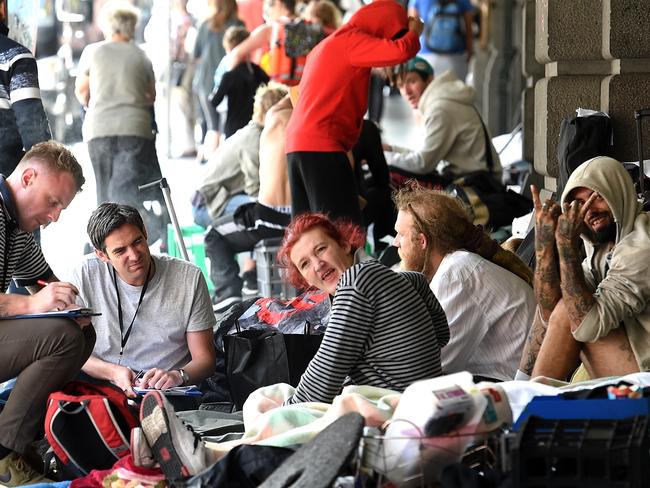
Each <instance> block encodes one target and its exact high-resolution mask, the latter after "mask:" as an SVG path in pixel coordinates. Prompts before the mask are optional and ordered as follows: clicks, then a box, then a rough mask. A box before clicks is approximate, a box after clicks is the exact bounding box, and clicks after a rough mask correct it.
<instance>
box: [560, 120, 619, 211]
mask: <svg viewBox="0 0 650 488" xmlns="http://www.w3.org/2000/svg"><path fill="white" fill-rule="evenodd" d="M612 149H613V148H612V121H611V119H610V118H609V117H608V116H607V115H604V114H603V115H598V114H595V115H590V116H588V117H578V116H576V115H574V116H572V117H567V118H564V119H562V124H561V125H560V140H559V142H558V145H557V161H558V175H557V191H556V195H557V198H558V199H559V198H560V197H561V196H562V191H563V190H564V187H565V186H566V183H567V181H568V180H569V176H570V175H571V173H573V171H574V170H575V169H576V168H577V167H578V166H580V165H581V164H582V163H584V162H585V161H588V160H589V159H591V158H595V157H596V156H611V155H612Z"/></svg>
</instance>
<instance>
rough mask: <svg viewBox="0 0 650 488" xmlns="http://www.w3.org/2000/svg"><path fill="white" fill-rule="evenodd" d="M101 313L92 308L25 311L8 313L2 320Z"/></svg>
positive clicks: (72, 316)
mask: <svg viewBox="0 0 650 488" xmlns="http://www.w3.org/2000/svg"><path fill="white" fill-rule="evenodd" d="M98 315H101V312H95V311H94V310H93V309H92V308H75V309H72V310H53V311H51V312H40V313H24V314H18V315H8V316H6V317H0V320H14V319H46V318H57V317H61V318H69V319H74V318H79V317H96V316H98Z"/></svg>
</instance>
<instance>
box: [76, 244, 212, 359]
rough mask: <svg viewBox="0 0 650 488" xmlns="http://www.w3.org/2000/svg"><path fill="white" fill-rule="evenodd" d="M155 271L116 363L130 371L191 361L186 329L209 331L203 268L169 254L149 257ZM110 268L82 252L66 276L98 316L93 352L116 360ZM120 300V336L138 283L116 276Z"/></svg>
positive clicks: (209, 310)
mask: <svg viewBox="0 0 650 488" xmlns="http://www.w3.org/2000/svg"><path fill="white" fill-rule="evenodd" d="M152 259H153V260H154V263H155V273H154V275H153V277H152V278H151V281H150V282H149V285H148V287H147V290H146V292H145V295H144V298H143V300H142V304H141V305H140V309H139V310H138V314H137V316H136V318H135V321H134V323H133V328H132V329H131V335H130V336H129V339H128V341H127V343H126V345H125V346H124V355H123V357H122V361H121V363H120V364H122V365H123V366H128V367H130V368H131V369H133V370H135V371H138V370H148V369H151V368H154V367H156V368H163V369H166V370H170V369H175V368H180V367H183V366H184V365H185V364H187V363H188V362H189V361H190V359H191V356H190V352H189V349H188V347H187V338H186V337H185V334H186V332H194V331H201V330H206V329H211V328H212V327H213V326H214V325H215V324H216V320H215V317H214V312H213V311H212V302H211V301H210V294H209V293H208V287H207V285H206V283H205V279H204V278H203V275H202V274H201V270H200V269H199V268H198V267H196V266H195V265H193V264H191V263H188V262H186V261H182V260H180V259H177V258H172V257H169V256H152ZM112 270H113V267H112V266H111V265H110V264H106V263H104V262H103V261H101V260H100V259H99V258H98V257H97V256H95V255H94V254H93V255H88V256H85V257H84V259H83V261H82V262H81V264H80V265H79V266H77V267H76V268H75V269H74V270H72V272H71V275H70V277H69V278H68V279H69V281H70V282H71V283H73V284H74V285H75V286H76V287H77V288H78V289H79V297H78V299H77V303H79V304H80V305H83V306H87V307H91V308H93V309H95V310H96V311H98V312H101V313H102V315H100V316H98V317H93V325H94V327H95V331H96V332H97V341H96V343H95V349H94V350H93V356H95V357H98V358H99V359H102V360H104V361H107V362H110V363H114V364H117V363H118V360H119V353H120V342H121V336H120V326H119V321H118V311H117V310H118V309H117V295H116V292H115V285H114V283H113V272H112ZM117 286H118V288H119V292H120V301H121V304H122V317H123V319H122V320H123V334H126V330H127V329H128V327H129V324H130V323H131V319H132V318H133V315H134V313H135V309H136V307H137V306H138V300H139V298H140V293H141V292H142V287H141V286H131V285H129V284H127V283H125V282H124V281H122V279H121V278H120V277H119V275H118V276H117Z"/></svg>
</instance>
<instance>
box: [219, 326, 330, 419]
mask: <svg viewBox="0 0 650 488" xmlns="http://www.w3.org/2000/svg"><path fill="white" fill-rule="evenodd" d="M236 325H237V331H236V332H235V333H234V334H228V335H225V336H224V337H223V346H224V352H225V357H226V375H227V377H228V383H229V385H230V394H231V396H232V399H233V402H234V403H235V407H236V408H237V410H241V409H242V407H243V405H244V402H245V401H246V399H247V398H248V395H250V394H251V393H252V392H253V391H255V390H257V389H258V388H260V387H262V386H269V385H274V384H276V383H288V384H290V385H292V386H298V382H299V381H300V377H301V376H302V374H303V373H304V372H305V369H307V365H309V361H311V359H312V358H313V357H314V355H315V354H316V351H318V348H319V347H320V343H321V341H322V339H323V335H322V334H309V333H307V332H309V327H308V324H306V327H305V332H306V333H305V334H282V333H281V332H279V331H275V330H259V329H248V330H243V331H242V330H240V328H239V324H238V323H237V324H236Z"/></svg>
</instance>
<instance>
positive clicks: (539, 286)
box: [520, 156, 650, 379]
mask: <svg viewBox="0 0 650 488" xmlns="http://www.w3.org/2000/svg"><path fill="white" fill-rule="evenodd" d="M532 190H533V200H534V202H535V220H536V228H535V238H536V241H535V250H536V256H537V267H536V269H535V293H536V298H537V304H538V308H537V313H536V318H535V321H534V323H533V328H532V329H531V333H530V335H529V338H528V343H527V345H526V348H525V350H524V356H523V357H522V361H521V364H520V370H521V371H522V372H523V373H526V374H531V373H532V376H548V377H551V378H557V379H566V378H567V377H568V376H569V375H570V374H571V372H572V371H573V370H575V368H576V366H577V365H578V363H579V361H582V363H583V364H584V366H585V368H586V370H587V373H589V375H590V376H591V377H592V378H598V377H603V376H613V375H622V374H626V373H630V372H635V371H647V370H648V369H650V280H648V273H649V272H650V260H649V259H648V256H650V218H649V216H648V214H647V213H645V212H643V211H642V207H641V204H640V203H639V201H638V200H637V194H636V191H635V189H634V184H633V183H632V179H631V178H630V176H629V175H628V173H627V172H626V171H625V169H624V168H623V166H622V165H621V164H620V163H619V162H618V161H616V160H614V159H612V158H608V157H602V156H599V157H596V158H594V159H591V160H589V161H587V162H585V163H583V164H581V165H580V166H579V167H578V168H577V169H576V170H575V171H574V172H573V173H572V174H571V177H570V178H569V181H568V182H567V185H566V187H565V189H564V192H563V194H562V199H561V202H562V208H560V206H559V205H558V204H557V203H555V202H553V201H552V200H547V201H546V202H545V203H544V204H543V205H542V204H541V202H540V198H539V193H538V191H537V189H536V188H534V187H532ZM583 243H584V247H585V250H586V256H587V257H586V258H585V260H584V261H583V262H582V265H581V264H580V258H579V256H580V250H579V248H580V246H581V245H582V244H583ZM556 250H557V254H556Z"/></svg>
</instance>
